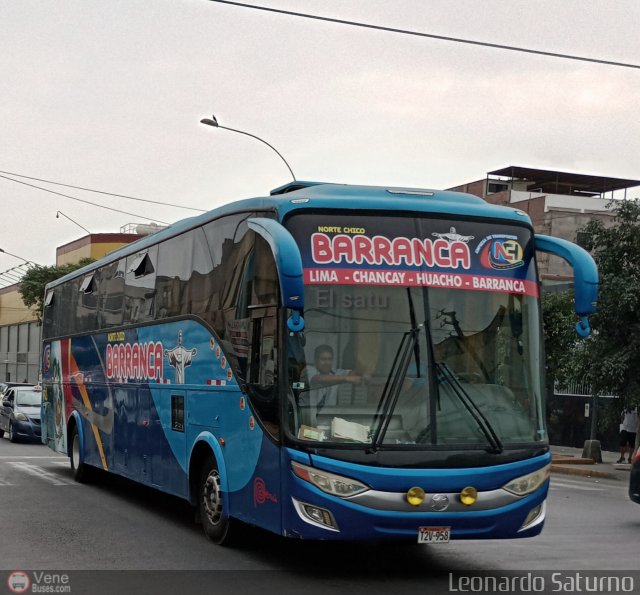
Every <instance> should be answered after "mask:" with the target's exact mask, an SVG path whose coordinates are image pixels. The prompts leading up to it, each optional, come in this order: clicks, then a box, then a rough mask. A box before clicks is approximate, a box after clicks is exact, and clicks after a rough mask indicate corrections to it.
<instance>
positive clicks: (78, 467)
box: [69, 428, 88, 483]
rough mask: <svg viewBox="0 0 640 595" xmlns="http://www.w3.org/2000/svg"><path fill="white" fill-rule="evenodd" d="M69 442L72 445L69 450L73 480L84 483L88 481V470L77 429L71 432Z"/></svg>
mask: <svg viewBox="0 0 640 595" xmlns="http://www.w3.org/2000/svg"><path fill="white" fill-rule="evenodd" d="M69 442H70V443H71V448H70V450H69V463H70V464H71V474H72V475H73V479H75V480H76V481H77V482H78V483H83V482H85V481H86V480H87V476H88V468H87V465H86V464H85V463H84V462H83V461H82V456H81V454H80V436H79V435H78V429H77V428H73V430H71V439H70V440H69Z"/></svg>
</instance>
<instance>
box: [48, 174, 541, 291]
mask: <svg viewBox="0 0 640 595" xmlns="http://www.w3.org/2000/svg"><path fill="white" fill-rule="evenodd" d="M307 209H312V210H342V209H344V210H348V211H351V212H353V211H365V210H366V211H370V212H371V211H389V212H393V213H396V214H397V213H398V212H401V213H435V214H442V215H446V216H453V217H456V216H463V217H478V218H485V219H502V220H504V221H513V222H515V223H519V224H522V223H525V224H528V225H529V226H531V220H530V219H529V216H528V215H527V214H526V213H524V212H523V211H520V210H518V209H514V208H511V207H503V206H498V205H492V204H490V203H487V202H486V201H484V200H483V199H482V198H479V197H478V196H474V195H472V194H466V193H463V192H453V191H448V190H428V189H423V188H400V187H388V186H356V185H351V184H335V183H325V182H305V181H300V180H296V181H294V182H289V183H288V184H285V185H283V186H280V187H278V188H275V189H274V190H272V191H271V193H270V195H269V196H267V197H257V198H247V199H243V200H238V201H234V202H232V203H229V204H226V205H223V206H221V207H218V208H216V209H213V210H211V211H208V212H206V213H203V214H202V215H196V216H194V217H189V218H187V219H182V220H180V221H177V222H176V223H174V224H172V225H170V226H168V227H165V228H164V229H161V230H160V231H158V232H156V233H154V234H151V235H149V236H146V237H144V238H141V239H139V240H137V241H135V242H132V243H131V244H127V245H126V246H123V247H122V248H119V249H117V250H115V251H113V252H111V253H110V254H107V255H106V256H104V257H103V258H101V259H100V260H97V261H96V262H94V263H91V264H89V265H87V266H85V267H82V268H81V269H78V270H76V271H73V272H71V273H69V274H68V275H65V276H64V277H61V278H59V279H56V280H55V281H52V282H51V283H49V284H47V288H48V289H49V288H52V287H55V286H57V285H60V284H62V283H64V282H65V281H67V280H69V279H73V278H76V277H79V276H82V275H85V274H87V273H89V272H90V271H92V270H95V269H97V268H99V267H100V266H104V265H105V264H109V263H111V262H114V261H116V260H119V259H120V258H123V257H126V256H129V255H132V254H136V253H138V252H140V251H142V250H144V249H145V248H148V247H149V246H153V245H155V244H157V243H159V242H162V241H163V240H166V239H168V238H171V237H173V236H176V235H180V234H181V233H184V232H186V231H188V230H190V229H193V228H195V227H199V226H200V225H203V224H205V223H208V222H209V221H213V220H215V219H218V218H219V217H222V216H224V215H230V214H233V213H238V212H251V211H272V212H275V213H276V214H277V219H278V220H279V221H284V220H285V219H286V218H287V216H289V215H290V214H292V213H293V212H300V211H304V210H307Z"/></svg>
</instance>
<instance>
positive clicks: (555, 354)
mask: <svg viewBox="0 0 640 595" xmlns="http://www.w3.org/2000/svg"><path fill="white" fill-rule="evenodd" d="M542 312H543V325H544V349H545V355H546V383H547V385H546V389H547V395H552V394H553V389H554V383H556V382H558V383H559V384H560V386H561V388H565V387H566V386H568V385H569V384H572V383H574V382H581V381H582V377H581V373H580V370H579V369H578V368H579V366H580V364H581V362H580V358H579V357H578V353H579V350H580V346H579V345H580V343H581V342H582V341H583V339H582V338H581V337H579V336H578V334H577V333H576V329H575V324H576V322H577V320H578V318H577V316H576V313H575V307H574V300H573V292H571V291H565V292H562V293H545V294H544V295H543V296H542Z"/></svg>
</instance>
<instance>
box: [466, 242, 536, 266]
mask: <svg viewBox="0 0 640 595" xmlns="http://www.w3.org/2000/svg"><path fill="white" fill-rule="evenodd" d="M476 253H478V254H480V263H481V264H482V266H483V267H485V268H487V269H495V270H508V269H516V268H518V267H521V266H522V265H524V260H523V255H524V251H523V249H522V246H521V245H520V243H519V242H518V241H517V239H516V238H515V237H514V236H506V235H493V236H488V237H486V238H485V239H484V240H482V242H480V244H479V245H478V247H477V248H476Z"/></svg>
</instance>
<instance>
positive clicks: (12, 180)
mask: <svg viewBox="0 0 640 595" xmlns="http://www.w3.org/2000/svg"><path fill="white" fill-rule="evenodd" d="M0 178H3V179H5V180H9V181H10V182H15V183H16V184H23V185H24V186H29V187H30V188H36V189H37V190H42V191H43V192H49V193H50V194H55V195H57V196H64V198H69V199H71V200H77V201H78V202H83V203H85V204H88V205H92V206H94V207H98V208H100V209H106V210H107V211H114V212H116V213H124V214H125V215H131V216H132V217H138V218H140V219H150V217H148V216H146V215H137V214H136V213H130V212H129V211H122V210H121V209H114V208H113V207H107V206H105V205H101V204H98V203H95V202H91V201H90V200H84V199H82V198H78V197H76V196H70V195H69V194H63V193H62V192H56V191H55V190H49V189H48V188H43V187H42V186H36V185H35V184H29V183H28V182H23V181H22V180H14V179H13V178H10V177H8V176H3V175H0ZM155 221H157V222H158V223H163V224H165V225H170V223H168V222H167V221H160V219H155Z"/></svg>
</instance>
